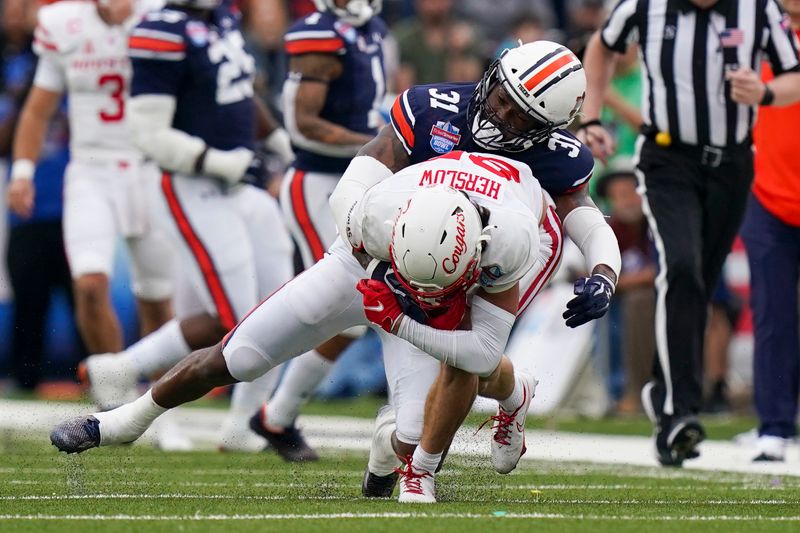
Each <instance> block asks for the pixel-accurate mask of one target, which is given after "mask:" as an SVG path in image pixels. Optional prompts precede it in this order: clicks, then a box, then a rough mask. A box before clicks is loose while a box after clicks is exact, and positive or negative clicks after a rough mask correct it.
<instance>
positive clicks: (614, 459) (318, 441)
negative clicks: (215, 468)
mask: <svg viewBox="0 0 800 533" xmlns="http://www.w3.org/2000/svg"><path fill="white" fill-rule="evenodd" d="M86 410H87V408H86V406H85V405H81V404H74V403H63V402H62V403H58V402H41V401H39V402H32V401H13V400H2V401H0V430H4V429H5V430H12V431H24V432H27V433H31V434H33V435H37V436H40V437H41V438H46V437H45V435H46V434H47V432H48V431H49V430H50V428H52V427H53V425H55V424H56V423H58V422H59V421H61V420H63V419H64V418H67V417H70V416H75V415H79V414H83V413H85V412H86ZM226 414H227V412H226V411H223V410H218V409H199V408H198V409H193V408H192V409H187V408H178V409H176V410H174V411H173V412H172V413H171V415H170V423H171V424H172V425H173V426H174V427H175V428H176V429H177V430H179V431H181V432H183V433H184V434H185V435H186V436H187V437H188V438H189V439H191V440H193V441H194V442H196V443H198V444H199V446H203V447H205V449H208V448H209V444H211V443H213V442H214V438H215V434H216V433H215V432H216V430H217V429H218V428H219V427H220V426H221V425H222V420H223V418H224V417H225V415H226ZM298 425H299V426H300V427H302V428H303V430H304V432H305V435H306V437H307V438H308V441H309V443H310V444H311V445H312V446H315V447H319V448H322V449H326V448H327V449H337V450H354V451H361V452H364V451H367V450H368V449H369V445H370V440H371V431H372V421H371V420H365V419H359V418H347V417H330V416H301V417H300V419H299V422H298ZM527 433H528V435H527V441H528V452H527V454H526V455H525V456H524V457H523V462H522V465H524V464H525V463H526V462H528V461H530V460H539V461H553V462H555V463H556V466H555V469H556V470H558V469H561V468H565V469H569V468H573V467H572V465H569V464H564V463H575V462H586V463H597V464H606V465H613V468H619V467H620V466H625V465H631V466H639V467H642V466H644V467H656V466H657V463H656V461H655V458H654V450H653V443H652V439H651V438H650V437H636V436H620V435H614V436H612V435H598V434H578V433H567V432H556V431H541V430H539V431H535V430H531V431H528V432H527ZM148 438H149V439H150V440H149V442H152V439H153V438H154V437H153V434H152V432H148V433H146V434H145V436H144V438H143V440H144V441H145V442H148ZM700 449H701V453H702V455H701V457H700V458H699V459H695V460H692V461H687V462H686V463H685V468H684V470H683V472H685V471H686V470H693V471H694V473H695V474H696V475H697V474H699V475H703V474H700V473H699V472H698V471H699V470H705V471H710V473H709V479H713V480H715V481H718V479H717V476H719V475H720V474H719V473H720V472H739V473H746V474H771V475H776V476H800V461H796V460H794V456H795V455H796V450H794V449H792V450H790V453H789V457H788V458H787V461H786V462H785V463H753V462H752V461H751V458H752V451H751V450H749V449H747V448H742V447H740V446H737V445H736V444H734V443H733V442H727V441H707V442H704V443H703V444H702V445H701V448H700ZM450 452H451V454H454V455H462V456H464V455H466V456H469V457H476V456H478V457H487V458H488V455H489V433H488V432H483V433H479V434H478V435H477V436H475V435H473V432H472V431H471V430H466V429H465V430H462V431H460V432H459V433H458V435H457V436H456V439H455V440H454V442H453V446H452V448H451V450H450ZM89 453H91V452H89ZM3 471H4V470H3V469H0V472H3ZM237 472H238V471H237ZM662 472H664V473H663V474H662V476H664V477H669V476H672V475H674V476H676V477H683V476H684V474H682V473H676V474H672V473H668V472H667V471H665V470H664V471H662ZM233 473H234V471H233V470H229V471H227V474H228V475H231V474H233ZM249 473H254V474H257V475H263V472H260V471H258V472H247V471H245V472H242V474H243V475H248V474H249ZM653 477H660V476H659V475H653ZM739 481H741V480H739Z"/></svg>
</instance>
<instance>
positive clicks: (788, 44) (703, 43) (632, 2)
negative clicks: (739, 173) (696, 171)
mask: <svg viewBox="0 0 800 533" xmlns="http://www.w3.org/2000/svg"><path fill="white" fill-rule="evenodd" d="M601 37H602V41H603V43H604V44H605V46H607V47H608V48H609V49H611V50H614V51H617V52H624V51H625V49H626V47H627V45H628V43H638V44H639V46H640V50H639V54H640V59H641V61H642V74H643V76H642V118H643V119H644V122H645V123H646V124H650V125H653V126H655V127H656V128H657V129H658V130H659V131H666V132H669V133H670V135H671V136H672V139H673V140H675V141H680V142H682V143H686V144H694V145H713V146H731V145H734V144H739V143H742V142H744V141H745V140H746V139H747V138H748V136H749V134H750V128H751V127H752V125H753V120H754V118H755V116H754V115H755V109H754V108H753V107H751V106H745V105H739V104H736V103H735V102H733V101H732V100H731V99H730V91H729V89H728V87H727V86H726V83H725V71H726V70H728V69H736V68H739V67H740V66H741V67H744V66H747V67H750V68H751V69H753V70H754V71H756V72H759V71H760V67H761V62H762V59H763V58H764V56H765V55H766V57H767V58H768V59H769V61H770V63H771V64H772V67H773V69H774V71H775V74H776V75H778V74H780V73H782V72H787V71H796V70H800V62H799V61H798V51H797V49H798V45H797V41H796V39H795V37H794V34H793V33H792V31H791V28H790V25H789V18H788V16H787V15H786V14H785V13H784V12H783V10H782V9H781V7H780V5H779V4H778V2H777V0H719V1H718V2H717V3H716V4H715V5H714V6H713V7H711V8H709V9H706V10H701V9H699V8H697V7H696V6H695V5H694V4H692V3H691V2H690V1H689V0H621V1H620V2H619V3H618V4H617V5H616V7H615V8H614V10H613V12H612V13H611V14H610V15H609V18H608V20H607V21H606V23H605V26H604V27H603V30H602V33H601Z"/></svg>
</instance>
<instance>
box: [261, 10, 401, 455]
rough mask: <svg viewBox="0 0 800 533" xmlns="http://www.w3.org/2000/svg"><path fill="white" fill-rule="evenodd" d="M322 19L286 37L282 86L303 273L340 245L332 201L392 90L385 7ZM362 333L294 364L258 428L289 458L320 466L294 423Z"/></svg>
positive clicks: (285, 204) (290, 201) (318, 15)
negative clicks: (286, 63) (386, 70)
mask: <svg viewBox="0 0 800 533" xmlns="http://www.w3.org/2000/svg"><path fill="white" fill-rule="evenodd" d="M314 5H315V6H316V8H317V11H316V12H315V13H312V14H311V15H309V16H307V17H305V18H303V19H301V20H299V21H297V22H296V23H295V24H293V25H292V26H291V27H290V28H289V30H288V31H287V32H286V35H285V37H284V49H285V51H286V53H287V54H288V56H289V75H288V78H287V79H286V82H285V83H284V86H283V106H284V116H285V118H286V128H287V130H288V131H289V133H290V135H291V139H292V144H293V145H294V149H295V152H296V154H297V159H296V160H295V162H294V164H293V165H292V166H291V167H290V168H289V169H288V171H287V172H286V176H285V177H284V180H283V184H282V187H281V208H282V209H283V212H284V218H285V220H286V222H287V224H288V226H289V228H290V230H291V231H292V235H293V236H294V240H295V242H296V243H297V244H298V246H299V249H300V252H301V256H302V259H303V264H304V266H305V268H308V267H310V266H311V265H313V264H314V263H315V262H317V261H319V260H320V259H321V258H322V255H323V254H324V252H325V250H327V249H328V247H330V245H331V244H332V243H333V241H334V239H335V238H336V224H335V223H334V221H333V218H332V217H331V212H330V207H329V206H328V197H329V196H330V195H331V192H333V189H334V187H336V183H337V182H338V181H339V178H340V177H341V175H342V173H343V172H344V170H345V169H346V168H347V165H348V164H349V163H350V160H351V159H352V158H353V156H354V155H355V154H356V152H357V151H358V150H359V148H361V147H362V146H363V145H364V144H366V143H367V142H369V141H370V140H371V139H372V138H373V137H374V136H375V134H376V133H377V132H378V127H379V126H382V125H383V119H382V118H381V115H380V113H379V112H378V106H379V105H380V104H381V102H382V101H383V97H384V93H385V88H386V83H385V76H384V66H383V39H384V37H385V35H386V25H385V24H384V22H383V21H382V20H381V19H380V18H379V17H378V16H377V15H378V13H379V12H380V9H381V1H380V0H314ZM363 333H364V328H355V329H354V330H351V331H347V332H345V333H344V334H343V335H340V336H336V337H334V338H333V339H330V340H328V341H326V342H325V343H323V344H322V345H320V346H318V347H317V348H316V349H314V350H311V351H309V352H308V353H307V354H304V355H303V356H301V357H299V358H297V359H296V360H294V361H292V363H291V364H290V365H289V367H288V368H287V369H286V373H285V375H284V376H283V378H282V379H281V383H280V385H279V387H278V389H277V390H276V391H275V395H274V396H273V398H272V400H271V401H270V402H269V403H268V404H267V405H265V406H264V408H263V409H262V410H261V411H259V414H258V415H257V416H255V417H253V420H252V426H253V429H254V430H255V431H257V432H258V433H259V434H261V435H262V436H264V437H265V438H266V439H267V440H268V441H269V443H270V444H271V447H272V449H274V450H275V451H276V452H278V453H279V454H280V455H281V456H282V457H284V458H285V459H287V460H290V461H301V460H306V461H307V460H314V459H316V458H317V454H316V453H315V452H314V450H312V449H311V448H310V447H309V446H308V445H307V444H306V443H305V440H304V439H303V438H302V436H301V435H300V433H299V432H298V430H297V429H296V428H295V426H294V420H295V418H296V417H297V413H298V411H299V410H300V406H301V405H302V403H303V402H304V400H305V399H307V398H308V397H310V396H311V393H312V392H313V391H314V389H316V387H317V386H318V385H319V383H320V382H321V381H322V379H323V378H324V377H325V376H326V375H327V374H328V372H329V371H330V368H331V366H332V361H335V360H336V359H337V358H338V356H339V354H340V353H341V352H342V351H343V350H344V349H345V348H346V347H347V346H348V345H349V344H350V342H351V341H352V340H353V339H354V338H357V337H359V336H360V335H361V334H363Z"/></svg>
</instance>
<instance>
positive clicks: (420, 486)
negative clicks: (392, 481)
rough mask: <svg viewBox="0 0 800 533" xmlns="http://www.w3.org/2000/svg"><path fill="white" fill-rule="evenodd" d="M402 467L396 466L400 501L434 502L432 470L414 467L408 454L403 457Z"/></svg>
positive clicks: (434, 491) (434, 487) (434, 492)
mask: <svg viewBox="0 0 800 533" xmlns="http://www.w3.org/2000/svg"><path fill="white" fill-rule="evenodd" d="M403 463H404V464H403V467H402V468H396V469H395V472H397V473H398V474H400V497H399V498H398V501H399V502H400V503H436V486H435V483H434V478H433V472H428V471H427V470H420V469H417V468H414V465H413V464H411V463H412V457H411V456H410V455H408V456H406V457H405V458H404V459H403Z"/></svg>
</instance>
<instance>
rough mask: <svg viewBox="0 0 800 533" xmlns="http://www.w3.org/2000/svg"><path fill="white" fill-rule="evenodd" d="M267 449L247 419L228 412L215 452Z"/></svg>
mask: <svg viewBox="0 0 800 533" xmlns="http://www.w3.org/2000/svg"><path fill="white" fill-rule="evenodd" d="M266 447H267V443H266V442H265V441H264V439H263V438H262V437H261V436H259V435H256V434H255V433H254V432H253V430H252V429H250V425H249V424H248V422H247V417H246V415H245V416H241V415H239V413H235V412H229V413H228V416H227V417H225V421H224V422H223V423H222V430H221V431H220V436H219V439H218V440H217V450H218V451H220V452H260V451H262V450H263V449H264V448H266Z"/></svg>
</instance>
